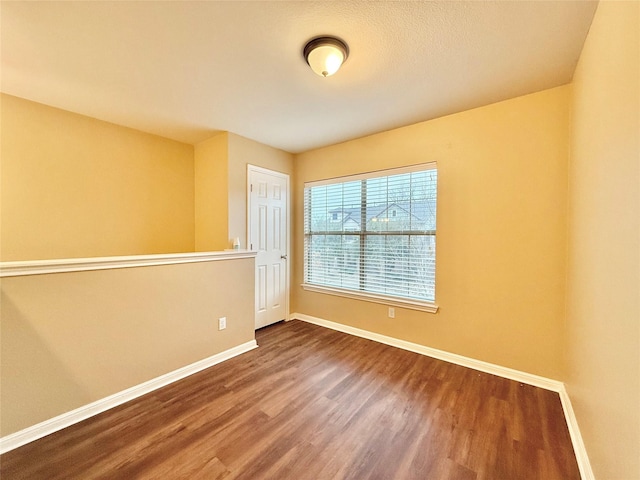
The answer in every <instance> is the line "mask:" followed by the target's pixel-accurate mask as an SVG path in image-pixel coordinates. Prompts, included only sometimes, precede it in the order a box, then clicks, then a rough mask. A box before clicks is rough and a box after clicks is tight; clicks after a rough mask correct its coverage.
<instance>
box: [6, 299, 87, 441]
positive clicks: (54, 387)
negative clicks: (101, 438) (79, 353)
mask: <svg viewBox="0 0 640 480" xmlns="http://www.w3.org/2000/svg"><path fill="white" fill-rule="evenodd" d="M0 305H2V324H1V333H0V365H1V367H0V368H1V369H2V372H1V375H0V378H1V379H2V383H1V389H0V405H1V408H2V416H1V417H0V432H1V434H2V435H6V434H9V433H12V432H15V431H17V430H20V429H21V428H24V426H25V425H29V424H32V423H33V419H34V418H40V421H44V420H47V419H49V418H51V417H53V416H55V415H57V414H59V413H60V411H59V409H60V406H65V405H66V406H67V408H66V410H72V409H74V408H76V407H77V406H78V399H83V398H84V399H85V402H84V403H89V402H90V394H89V392H88V391H87V390H86V389H84V388H82V387H81V386H80V384H79V383H78V382H77V381H76V380H75V379H74V378H73V375H72V374H71V372H69V370H68V369H67V368H66V367H65V366H64V364H63V363H62V362H61V361H60V360H59V358H58V357H57V356H56V355H55V352H54V351H52V350H51V348H50V346H49V345H47V343H46V341H45V340H44V339H43V337H42V336H41V335H40V334H39V333H38V331H37V330H36V329H35V328H34V326H33V325H32V324H31V322H30V321H29V318H28V316H27V315H25V314H24V313H23V312H22V311H20V308H19V307H18V306H17V305H16V304H15V303H14V302H13V301H12V299H11V298H10V297H9V295H7V294H6V293H5V292H4V291H3V292H2V294H1V298H0ZM26 357H28V358H30V360H31V361H30V362H24V361H22V360H21V359H24V358H26ZM43 385H49V387H50V388H48V391H47V392H46V393H45V392H43V391H42V387H43ZM13 398H31V399H33V402H32V403H30V404H29V405H25V404H24V403H22V402H16V401H14V400H12V399H13Z"/></svg>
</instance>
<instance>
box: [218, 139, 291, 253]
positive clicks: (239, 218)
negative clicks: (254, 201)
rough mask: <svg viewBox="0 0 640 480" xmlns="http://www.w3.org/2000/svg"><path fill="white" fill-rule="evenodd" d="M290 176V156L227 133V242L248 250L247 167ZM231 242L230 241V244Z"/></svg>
mask: <svg viewBox="0 0 640 480" xmlns="http://www.w3.org/2000/svg"><path fill="white" fill-rule="evenodd" d="M248 165H254V166H257V167H262V168H268V169H269V170H274V171H276V172H281V173H286V174H288V175H292V174H293V155H292V154H290V153H287V152H284V151H282V150H278V149H276V148H273V147H269V146H267V145H263V144H261V143H258V142H255V141H253V140H249V139H248V138H245V137H241V136H240V135H235V134H233V133H229V184H228V186H229V239H233V238H235V237H240V246H241V248H247V166H248ZM230 241H231V240H230Z"/></svg>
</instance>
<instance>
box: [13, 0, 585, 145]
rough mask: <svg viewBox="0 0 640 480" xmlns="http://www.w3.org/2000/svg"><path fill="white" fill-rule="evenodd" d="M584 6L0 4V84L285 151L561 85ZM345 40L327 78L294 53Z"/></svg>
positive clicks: (137, 123)
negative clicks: (323, 38)
mask: <svg viewBox="0 0 640 480" xmlns="http://www.w3.org/2000/svg"><path fill="white" fill-rule="evenodd" d="M596 5H597V3H596V2H592V1H587V0H578V1H567V0H560V1H535V0H534V1H516V0H511V1H471V2H457V1H431V2H427V1H409V2H396V1H394V2H391V1H376V2H374V1H355V0H353V1H338V2H323V1H297V2H291V1H209V2H206V1H205V2H194V1H172V2H129V1H124V2H116V1H110V2H7V1H2V3H1V12H0V13H1V22H2V23H1V28H2V30H1V40H2V51H1V60H2V72H1V75H2V76H1V89H2V91H3V92H5V93H8V94H11V95H15V96H18V97H23V98H27V99H30V100H34V101H36V102H40V103H44V104H47V105H52V106H55V107H59V108H63V109H66V110H70V111H73V112H78V113H81V114H85V115H89V116H91V117H95V118H99V119H102V120H106V121H109V122H114V123H117V124H120V125H125V126H129V127H132V128H136V129H139V130H143V131H147V132H151V133H156V134H158V135H162V136H165V137H169V138H173V139H176V140H180V141H183V142H187V143H197V142H199V141H202V140H204V139H206V138H209V137H210V136H212V134H214V133H215V132H217V131H222V130H226V131H231V132H234V133H237V134H239V135H242V136H245V137H248V138H251V139H253V140H256V141H258V142H261V143H264V144H267V145H271V146H273V147H277V148H281V149H283V150H286V151H289V152H293V153H297V152H302V151H306V150H310V149H313V148H317V147H321V146H325V145H330V144H334V143H338V142H341V141H345V140H349V139H353V138H357V137H361V136H364V135H368V134H372V133H376V132H380V131H383V130H388V129H391V128H395V127H400V126H404V125H409V124H412V123H416V122H419V121H423V120H428V119H431V118H436V117H440V116H443V115H447V114H450V113H454V112H459V111H462V110H467V109H470V108H474V107H478V106H482V105H487V104H490V103H494V102H497V101H501V100H504V99H508V98H512V97H516V96H519V95H523V94H527V93H532V92H536V91H540V90H543V89H547V88H551V87H555V86H558V85H562V84H565V83H568V82H570V81H571V78H572V75H573V71H574V69H575V66H576V63H577V60H578V57H579V55H580V51H581V49H582V45H583V43H584V39H585V37H586V35H587V31H588V29H589V26H590V24H591V20H592V18H593V14H594V12H595V8H596ZM323 34H329V35H335V36H338V37H341V38H342V39H343V40H345V41H346V42H347V43H348V45H349V48H350V55H349V58H348V60H347V62H346V63H345V64H344V66H343V68H342V69H341V70H340V71H339V72H338V73H337V74H336V75H334V76H333V77H329V78H321V77H319V76H317V75H315V74H314V73H313V72H312V71H311V70H310V69H309V67H308V66H307V64H306V63H305V61H304V59H303V58H302V53H301V52H302V48H303V47H304V45H305V43H306V42H307V41H308V40H309V39H310V38H312V37H314V36H317V35H323Z"/></svg>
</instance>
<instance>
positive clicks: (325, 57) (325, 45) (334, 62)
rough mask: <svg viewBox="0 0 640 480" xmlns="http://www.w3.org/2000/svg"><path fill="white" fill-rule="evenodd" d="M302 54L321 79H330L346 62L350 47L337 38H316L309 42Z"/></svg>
mask: <svg viewBox="0 0 640 480" xmlns="http://www.w3.org/2000/svg"><path fill="white" fill-rule="evenodd" d="M302 53H303V55H304V59H305V60H306V61H307V63H308V64H309V66H310V67H311V70H313V71H314V72H315V73H317V74H318V75H320V76H321V77H328V76H330V75H333V74H334V73H336V72H337V71H338V69H339V68H340V66H341V65H342V64H343V63H344V62H345V60H346V59H347V57H348V56H349V47H347V44H346V43H344V42H343V41H342V40H339V39H337V38H335V37H316V38H313V39H311V40H309V42H308V43H307V44H306V45H305V46H304V50H303V52H302Z"/></svg>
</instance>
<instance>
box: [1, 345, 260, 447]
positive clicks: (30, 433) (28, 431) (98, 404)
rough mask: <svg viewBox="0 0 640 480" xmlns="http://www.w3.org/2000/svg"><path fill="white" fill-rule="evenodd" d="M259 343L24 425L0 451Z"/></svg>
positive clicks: (5, 438) (8, 437)
mask: <svg viewBox="0 0 640 480" xmlns="http://www.w3.org/2000/svg"><path fill="white" fill-rule="evenodd" d="M257 346H258V344H257V343H256V341H255V340H251V341H249V342H246V343H243V344H241V345H238V346H236V347H233V348H230V349H229V350H225V351H224V352H220V353H218V354H216V355H212V356H211V357H208V358H205V359H203V360H200V361H197V362H195V363H192V364H190V365H187V366H185V367H182V368H179V369H177V370H174V371H173V372H169V373H166V374H164V375H161V376H159V377H156V378H153V379H151V380H148V381H146V382H144V383H141V384H139V385H136V386H134V387H131V388H128V389H126V390H123V391H121V392H118V393H115V394H113V395H110V396H108V397H106V398H102V399H100V400H97V401H95V402H92V403H90V404H88V405H84V406H82V407H79V408H76V409H75V410H71V411H70V412H67V413H63V414H62V415H58V416H57V417H53V418H51V419H49V420H45V421H44V422H41V423H38V424H36V425H33V426H31V427H28V428H25V429H24V430H20V431H18V432H15V433H12V434H11V435H7V436H5V437H2V438H0V454H3V453H6V452H8V451H10V450H13V449H14V448H18V447H20V446H22V445H25V444H27V443H29V442H33V441H34V440H38V439H39V438H42V437H44V436H46V435H49V434H51V433H54V432H57V431H58V430H62V429H63V428H66V427H69V426H71V425H73V424H75V423H78V422H81V421H82V420H86V419H87V418H89V417H93V416H94V415H97V414H99V413H102V412H104V411H106V410H109V409H110V408H114V407H117V406H118V405H122V404H123V403H126V402H128V401H129V400H133V399H134V398H138V397H141V396H142V395H145V394H147V393H149V392H152V391H154V390H157V389H159V388H161V387H164V386H166V385H169V384H170V383H173V382H176V381H178V380H181V379H183V378H185V377H188V376H189V375H193V374H194V373H197V372H199V371H201V370H204V369H205V368H209V367H212V366H213V365H216V364H218V363H221V362H224V361H225V360H229V359H230V358H233V357H236V356H238V355H240V354H242V353H245V352H248V351H249V350H253V349H254V348H257Z"/></svg>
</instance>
